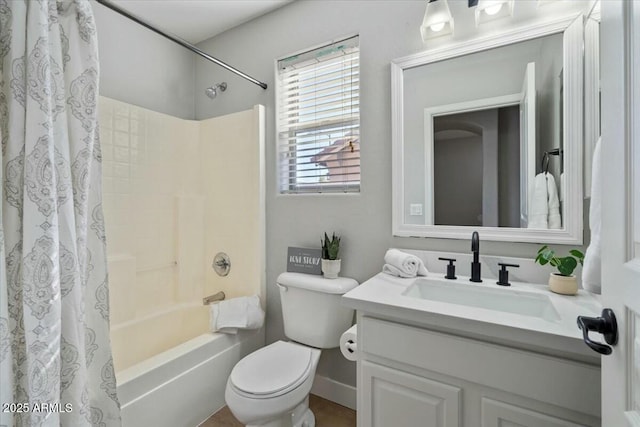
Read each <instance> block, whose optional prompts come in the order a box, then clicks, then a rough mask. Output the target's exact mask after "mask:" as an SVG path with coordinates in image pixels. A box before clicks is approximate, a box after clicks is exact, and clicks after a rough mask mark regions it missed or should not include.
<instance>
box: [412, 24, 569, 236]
mask: <svg viewBox="0 0 640 427" xmlns="http://www.w3.org/2000/svg"><path fill="white" fill-rule="evenodd" d="M403 85H404V87H403V93H404V100H403V101H404V105H403V113H404V114H403V115H404V116H403V127H404V146H403V150H404V152H403V159H404V160H403V178H404V204H405V206H404V223H405V224H418V225H449V226H483V227H510V228H542V229H560V228H562V227H563V224H562V217H563V215H562V212H563V202H562V200H563V181H564V178H563V170H564V167H563V162H564V156H563V155H562V154H563V153H564V150H563V138H562V134H563V129H562V123H563V117H562V110H563V34H562V33H558V34H553V35H548V36H544V37H539V38H535V39H531V40H527V41H524V42H520V43H515V44H510V45H507V46H502V47H498V48H494V49H491V50H486V51H483V52H478V53H473V54H469V55H464V56H459V57H455V58H451V59H447V60H443V61H440V62H433V63H429V64H426V65H423V66H418V67H414V68H408V69H405V70H404V72H403Z"/></svg>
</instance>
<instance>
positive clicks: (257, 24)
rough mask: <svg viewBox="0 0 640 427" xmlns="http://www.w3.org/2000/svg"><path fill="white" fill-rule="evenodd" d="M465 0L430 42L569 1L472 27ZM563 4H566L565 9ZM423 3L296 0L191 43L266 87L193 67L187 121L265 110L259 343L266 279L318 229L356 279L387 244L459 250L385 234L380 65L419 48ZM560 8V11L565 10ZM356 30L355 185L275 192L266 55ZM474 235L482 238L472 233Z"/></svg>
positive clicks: (314, 241) (487, 29)
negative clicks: (325, 191) (216, 89)
mask: <svg viewBox="0 0 640 427" xmlns="http://www.w3.org/2000/svg"><path fill="white" fill-rule="evenodd" d="M466 3H467V2H466V0H461V1H458V0H456V1H450V2H449V4H450V6H451V8H452V13H453V14H454V15H455V16H456V19H458V17H459V18H460V19H458V20H457V21H456V35H455V37H454V38H448V37H444V38H443V39H442V40H433V41H432V42H430V43H429V45H428V46H430V47H432V46H442V45H443V44H447V43H451V42H453V41H462V40H465V39H469V38H472V37H476V36H478V35H479V34H484V35H486V34H489V33H491V32H496V31H499V30H500V29H501V27H502V28H503V27H504V26H505V25H514V23H523V22H524V21H527V20H529V21H531V20H535V19H541V18H543V17H544V16H545V15H547V16H548V14H549V13H554V12H555V11H557V10H559V8H565V7H573V8H574V9H575V8H576V6H575V4H574V3H573V2H558V3H562V4H555V5H554V4H551V5H548V6H544V7H541V8H539V9H538V8H536V2H534V1H527V2H525V1H518V2H517V4H516V10H515V12H514V17H513V19H511V20H506V21H504V22H503V23H501V22H495V23H493V24H491V25H486V26H483V27H482V28H481V29H479V30H477V29H476V28H475V24H474V23H473V10H472V9H471V10H467V8H466ZM564 3H572V4H571V5H565V4H564ZM425 4H426V2H425V1H422V0H419V1H383V0H380V1H296V2H293V3H291V4H289V5H287V6H285V7H283V8H281V9H278V10H276V11H274V12H272V13H270V14H268V15H265V16H262V17H260V18H257V19H255V20H253V21H250V22H248V23H246V24H243V25H241V26H239V27H236V28H234V29H231V30H229V31H227V32H225V33H223V34H221V35H219V36H216V37H214V38H213V39H210V40H208V41H205V42H203V43H201V44H200V45H199V47H201V48H203V49H204V50H206V51H208V52H211V53H213V54H215V55H217V56H218V57H220V58H221V59H223V60H225V61H227V62H229V63H230V64H233V65H234V66H236V67H238V68H240V69H241V70H243V71H245V72H247V73H249V74H251V75H253V76H254V77H256V78H258V79H260V80H263V81H265V82H266V83H268V85H269V88H268V89H267V90H262V89H260V88H259V87H257V86H255V85H253V84H251V83H249V82H246V81H244V80H241V79H240V78H238V77H235V76H233V75H231V74H230V73H229V72H226V71H221V70H220V69H219V68H217V67H215V66H214V65H211V64H205V63H204V62H203V61H200V60H197V63H196V85H195V87H196V89H195V93H196V95H195V99H196V117H197V118H207V117H214V116H218V115H221V114H226V113H230V112H234V111H239V110H243V109H247V108H249V107H250V106H251V105H254V104H258V103H260V104H263V105H266V109H267V151H266V168H267V189H266V191H267V200H266V202H267V296H268V301H267V341H268V342H272V341H274V340H277V339H281V338H283V327H282V314H281V310H280V300H279V295H278V291H277V288H276V285H275V281H276V277H277V276H278V274H280V273H281V272H283V271H285V269H286V253H287V247H288V246H307V247H317V246H318V245H319V239H320V236H321V234H322V232H324V231H328V232H331V231H334V230H335V231H336V232H338V233H340V234H342V236H343V239H342V242H343V252H342V259H343V264H342V265H343V271H342V273H341V274H342V275H344V276H348V277H353V278H355V279H357V280H359V281H361V282H362V281H364V280H366V279H367V278H369V277H371V276H372V275H374V274H376V273H377V272H379V271H380V268H381V266H382V257H383V255H384V252H385V251H386V249H387V248H389V247H393V246H395V247H402V248H416V249H431V250H446V251H454V252H468V251H469V249H470V243H469V241H466V240H441V239H440V240H439V239H407V238H394V237H392V235H391V95H390V93H391V90H390V67H389V62H390V61H391V60H392V59H394V58H398V57H401V56H406V55H409V54H412V53H416V52H419V51H422V50H424V49H425V48H426V47H427V46H425V45H424V44H423V42H422V40H421V39H420V32H419V27H420V24H421V21H422V18H423V16H424V10H425ZM565 11H566V10H565ZM355 33H358V34H359V35H360V51H361V70H362V71H361V88H360V91H361V140H362V146H361V147H362V153H361V154H362V189H361V193H360V194H356V195H303V196H282V195H279V194H278V186H277V182H276V139H275V127H274V126H275V118H274V113H275V111H274V110H275V97H274V61H275V59H276V58H279V57H282V56H285V55H287V54H289V53H293V52H296V51H300V50H302V49H305V48H310V47H314V46H316V45H318V44H322V43H325V42H328V41H331V40H333V39H335V38H337V37H340V36H344V35H350V34H355ZM220 80H224V81H226V82H227V83H228V84H229V88H228V89H227V91H226V92H225V93H223V94H221V95H219V96H218V97H217V98H216V99H215V100H213V101H211V100H209V99H208V98H206V97H205V96H204V95H200V93H201V91H202V90H204V88H205V87H207V86H209V85H210V84H211V83H212V81H220ZM480 236H481V238H482V234H480ZM537 248H538V245H530V244H516V243H514V244H505V243H498V242H484V241H483V242H482V244H481V250H482V252H483V253H487V254H505V253H509V254H510V255H512V256H522V257H533V256H534V255H535V253H536V251H537ZM318 372H319V373H320V374H321V375H326V376H329V377H331V378H333V379H335V380H336V381H340V382H344V383H348V384H351V385H354V384H355V376H356V375H355V365H354V364H353V363H351V362H347V361H346V360H344V359H343V358H342V356H341V355H340V353H339V352H338V351H337V350H332V351H326V352H323V356H322V358H321V361H320V366H319V368H318Z"/></svg>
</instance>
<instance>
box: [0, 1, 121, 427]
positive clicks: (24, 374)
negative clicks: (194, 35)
mask: <svg viewBox="0 0 640 427" xmlns="http://www.w3.org/2000/svg"><path fill="white" fill-rule="evenodd" d="M97 96H98V53H97V38H96V28H95V23H94V19H93V12H92V9H91V5H90V4H89V1H88V0H63V1H55V0H0V124H1V131H2V132H1V134H0V137H1V140H2V151H1V156H0V160H1V161H0V164H1V165H2V188H1V190H0V191H1V193H0V195H1V200H2V203H1V204H0V218H1V221H0V259H1V260H2V262H0V403H1V404H2V408H0V426H73V427H76V426H78V427H80V426H104V427H110V426H116V425H120V405H119V403H118V399H117V395H116V381H115V375H114V369H113V360H112V358H111V348H110V343H109V294H108V280H107V268H106V248H105V230H104V220H103V216H102V205H101V202H102V190H101V154H100V143H99V139H98V123H97V111H96V101H97Z"/></svg>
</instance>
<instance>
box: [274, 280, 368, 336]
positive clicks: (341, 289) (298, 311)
mask: <svg viewBox="0 0 640 427" xmlns="http://www.w3.org/2000/svg"><path fill="white" fill-rule="evenodd" d="M277 284H278V288H280V302H281V304H282V316H283V318H284V334H285V335H286V336H287V337H288V338H289V339H291V340H293V341H297V342H299V343H301V344H306V345H309V346H312V347H317V348H335V347H338V346H339V344H340V336H341V335H342V333H343V332H344V331H346V330H347V329H348V328H349V327H350V326H351V324H352V322H353V310H352V309H349V308H346V307H344V306H343V305H342V303H341V301H340V300H341V298H342V295H343V294H345V293H347V292H349V291H350V290H351V289H353V288H355V287H356V286H358V282H356V281H355V280H353V279H349V278H347V277H338V278H337V279H325V278H324V277H322V276H314V275H311V274H302V273H282V274H280V276H278V280H277Z"/></svg>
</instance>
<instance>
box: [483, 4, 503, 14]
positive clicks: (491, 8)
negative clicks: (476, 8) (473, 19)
mask: <svg viewBox="0 0 640 427" xmlns="http://www.w3.org/2000/svg"><path fill="white" fill-rule="evenodd" d="M500 9H502V3H498V4H494V5H493V6H489V7H486V8H485V9H484V11H485V12H486V14H487V15H490V16H491V15H495V14H496V13H498V12H500Z"/></svg>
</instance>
